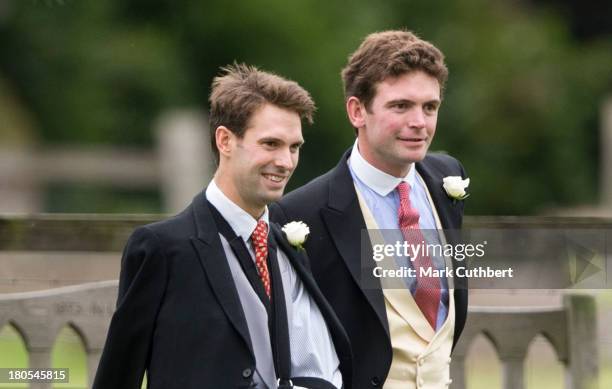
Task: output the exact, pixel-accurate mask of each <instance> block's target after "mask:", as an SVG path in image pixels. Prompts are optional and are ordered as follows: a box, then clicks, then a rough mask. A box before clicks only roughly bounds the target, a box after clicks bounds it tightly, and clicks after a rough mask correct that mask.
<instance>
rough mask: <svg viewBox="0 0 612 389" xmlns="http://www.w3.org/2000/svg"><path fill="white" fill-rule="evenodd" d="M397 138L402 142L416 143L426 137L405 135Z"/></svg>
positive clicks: (423, 140)
mask: <svg viewBox="0 0 612 389" xmlns="http://www.w3.org/2000/svg"><path fill="white" fill-rule="evenodd" d="M399 140H401V141H402V142H412V143H418V142H425V140H426V138H419V137H407V138H399Z"/></svg>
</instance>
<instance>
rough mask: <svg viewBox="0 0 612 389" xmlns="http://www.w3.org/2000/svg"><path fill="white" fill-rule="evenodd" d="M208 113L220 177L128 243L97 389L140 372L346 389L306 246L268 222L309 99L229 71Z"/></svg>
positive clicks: (186, 382)
mask: <svg viewBox="0 0 612 389" xmlns="http://www.w3.org/2000/svg"><path fill="white" fill-rule="evenodd" d="M210 106H211V112H210V121H211V132H212V137H213V144H212V145H213V149H214V150H215V153H216V155H217V161H218V168H217V171H216V172H215V176H214V178H213V180H212V181H211V182H210V183H209V184H208V186H207V188H206V189H205V190H204V191H203V192H202V193H200V194H199V195H197V196H196V197H195V198H194V200H193V202H192V204H191V205H190V206H188V207H187V208H186V209H185V210H184V211H183V212H182V213H180V214H178V215H177V216H175V217H173V218H170V219H167V220H163V221H161V222H158V223H153V224H150V225H147V226H144V227H140V228H138V229H136V231H134V233H133V234H132V236H131V237H130V239H129V241H128V243H127V245H126V248H125V250H124V253H123V259H122V264H121V275H120V280H119V296H118V299H117V309H116V311H115V313H114V315H113V318H112V321H111V324H110V328H109V331H108V337H107V341H106V345H105V347H104V352H103V354H102V357H101V360H100V365H99V367H98V371H97V374H96V378H95V381H94V384H93V388H94V389H138V388H140V386H141V382H142V379H143V374H144V373H145V371H146V374H147V382H148V383H147V388H150V389H173V388H175V389H190V388H191V389H196V388H197V389H201V388H211V389H212V388H214V389H218V388H262V389H265V388H271V389H275V388H283V389H285V388H291V387H293V385H296V387H303V388H321V389H338V388H341V387H342V386H343V385H344V386H345V387H346V388H349V387H351V385H350V379H351V351H350V345H349V343H348V338H347V336H346V333H345V332H344V329H343V328H342V326H341V325H340V323H339V321H338V319H337V317H336V316H335V314H334V312H333V311H332V310H331V308H330V306H329V304H328V303H327V301H326V300H325V298H324V297H323V295H322V294H321V292H320V290H319V289H318V287H317V285H316V283H315V281H314V279H313V278H312V275H311V274H310V272H309V269H308V267H307V258H306V257H305V253H304V252H303V250H298V249H297V248H296V247H292V246H291V245H290V244H289V242H288V240H287V237H286V236H285V234H284V233H283V232H282V231H281V228H280V227H279V226H278V225H276V224H273V223H269V220H268V219H269V218H268V208H267V204H268V203H270V202H271V201H274V200H277V199H279V198H280V197H281V195H282V194H283V190H284V188H285V185H286V184H287V182H288V180H289V178H290V176H291V174H292V173H293V171H294V169H295V167H296V166H297V162H298V157H299V151H300V146H301V145H302V143H303V142H304V140H303V138H302V127H301V118H305V119H307V120H309V121H311V120H312V114H313V111H314V103H313V101H312V99H311V98H310V96H309V94H308V93H307V92H306V91H305V90H304V89H302V88H301V87H300V86H299V85H298V84H296V83H295V82H292V81H288V80H286V79H284V78H282V77H279V76H277V75H274V74H270V73H266V72H263V71H261V70H258V69H257V68H255V67H252V66H246V65H239V64H235V65H233V66H228V67H226V68H224V69H223V74H222V75H220V76H219V77H216V78H215V80H214V82H213V88H212V93H211V96H210Z"/></svg>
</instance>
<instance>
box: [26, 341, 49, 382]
mask: <svg viewBox="0 0 612 389" xmlns="http://www.w3.org/2000/svg"><path fill="white" fill-rule="evenodd" d="M28 354H29V359H30V364H29V365H30V368H32V369H49V368H50V367H51V348H50V347H31V348H29V349H28ZM52 385H53V384H52V383H50V382H32V383H31V384H30V389H51V386H52Z"/></svg>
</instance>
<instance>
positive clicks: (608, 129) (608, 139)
mask: <svg viewBox="0 0 612 389" xmlns="http://www.w3.org/2000/svg"><path fill="white" fill-rule="evenodd" d="M600 120H601V168H600V174H601V176H600V179H601V199H600V201H601V205H602V206H603V207H606V208H609V209H612V96H609V97H608V98H607V99H605V100H604V102H603V104H602V105H601V119H600Z"/></svg>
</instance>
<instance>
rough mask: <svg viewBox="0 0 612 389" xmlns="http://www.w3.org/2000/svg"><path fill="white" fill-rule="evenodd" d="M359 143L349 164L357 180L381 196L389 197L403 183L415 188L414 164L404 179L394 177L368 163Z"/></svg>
mask: <svg viewBox="0 0 612 389" xmlns="http://www.w3.org/2000/svg"><path fill="white" fill-rule="evenodd" d="M357 142H358V141H357V140H356V141H355V144H354V145H353V151H352V152H351V156H350V158H349V161H348V163H349V164H350V166H351V169H352V170H353V173H355V175H356V176H357V178H359V180H361V182H363V183H364V184H365V185H366V186H367V187H369V188H370V189H372V190H373V191H374V192H376V193H378V194H379V195H381V196H387V195H388V194H389V193H391V192H392V191H393V190H395V188H396V187H397V186H398V185H399V183H400V182H402V181H405V182H407V183H408V184H409V185H410V187H411V188H414V184H415V183H416V169H414V163H413V164H411V165H410V170H409V171H408V174H406V176H405V177H404V178H398V177H394V176H392V175H390V174H387V173H385V172H383V171H382V170H380V169H378V168H376V167H374V166H372V164H370V163H369V162H368V161H366V160H365V159H364V158H363V156H362V155H361V153H360V152H359V147H358V146H357Z"/></svg>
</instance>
